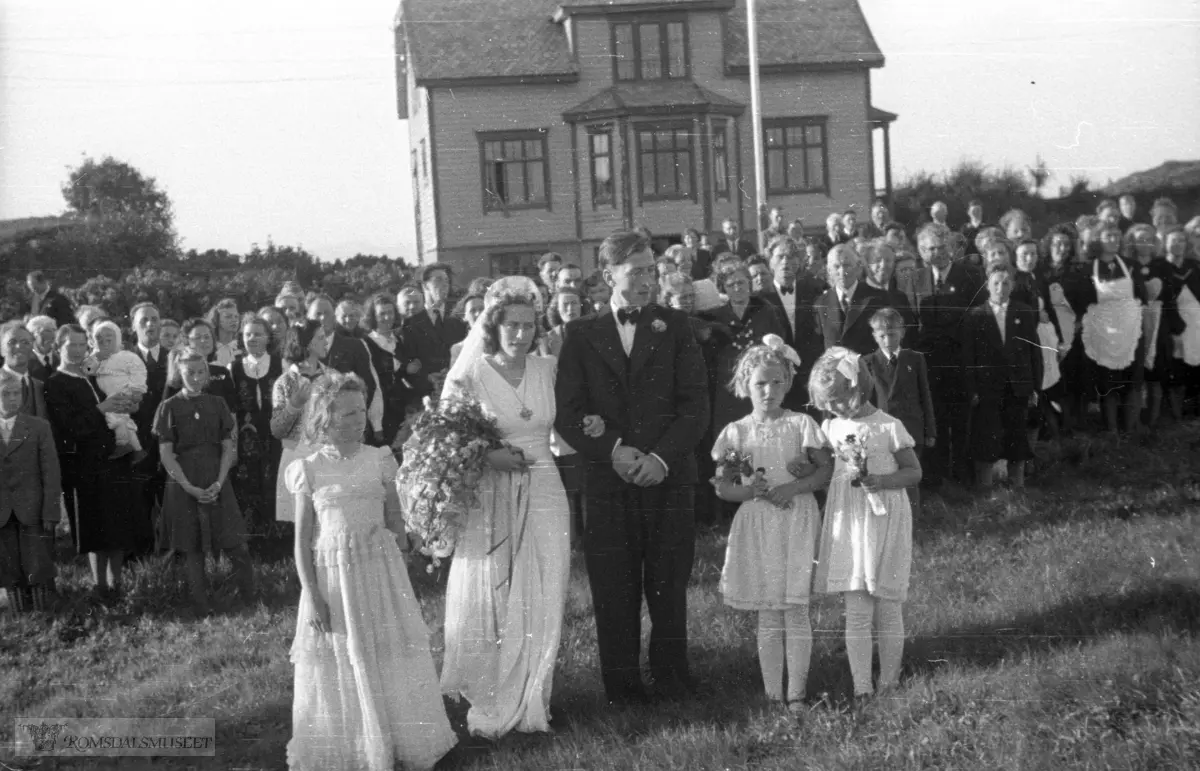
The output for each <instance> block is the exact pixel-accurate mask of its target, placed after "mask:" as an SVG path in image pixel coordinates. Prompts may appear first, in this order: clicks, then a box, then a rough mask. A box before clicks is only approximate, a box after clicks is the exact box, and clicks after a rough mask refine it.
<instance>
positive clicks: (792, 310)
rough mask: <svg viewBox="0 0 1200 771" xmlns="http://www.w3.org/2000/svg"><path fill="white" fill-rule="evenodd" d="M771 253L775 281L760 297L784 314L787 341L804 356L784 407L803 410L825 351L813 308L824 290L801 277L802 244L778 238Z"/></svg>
mask: <svg viewBox="0 0 1200 771" xmlns="http://www.w3.org/2000/svg"><path fill="white" fill-rule="evenodd" d="M767 254H768V255H770V258H771V259H770V265H771V276H772V281H771V284H770V285H769V286H768V287H767V288H766V290H765V291H764V292H763V293H762V294H761V295H759V296H760V297H761V298H762V299H763V300H764V301H766V302H769V303H770V304H772V305H774V306H775V307H776V308H779V309H780V311H782V312H783V315H784V318H785V319H786V320H787V323H786V324H785V325H784V326H785V328H786V330H787V334H785V335H784V341H785V342H786V343H787V344H788V345H790V346H791V347H792V348H794V349H795V350H796V353H798V354H799V355H800V366H799V367H798V368H797V370H796V375H795V377H794V378H793V379H792V389H791V390H790V391H788V393H787V396H786V397H784V400H783V406H784V407H785V408H786V409H789V410H803V409H805V407H807V406H808V375H809V373H810V372H812V367H813V364H814V363H816V361H817V359H819V358H820V357H821V353H822V352H823V351H824V350H825V341H824V338H823V337H822V335H821V331H820V329H818V328H817V322H816V316H815V314H814V309H813V306H814V304H815V303H816V300H817V297H818V296H820V294H821V292H822V291H824V290H823V287H822V286H821V283H820V282H819V281H817V280H816V279H815V278H813V277H812V276H808V275H803V276H802V275H800V266H801V265H802V264H803V263H804V247H803V246H801V245H800V244H799V242H797V241H795V240H793V239H791V238H788V237H787V236H784V237H782V238H776V239H775V240H774V241H772V242H771V243H770V245H768V246H767Z"/></svg>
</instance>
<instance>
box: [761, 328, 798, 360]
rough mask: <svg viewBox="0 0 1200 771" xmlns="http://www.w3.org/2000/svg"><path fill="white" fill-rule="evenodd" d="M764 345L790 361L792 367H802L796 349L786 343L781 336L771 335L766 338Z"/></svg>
mask: <svg viewBox="0 0 1200 771" xmlns="http://www.w3.org/2000/svg"><path fill="white" fill-rule="evenodd" d="M763 345H765V346H767V347H768V348H770V349H771V350H772V351H774V352H775V353H777V354H779V355H780V356H782V357H783V358H785V359H787V360H788V361H790V362H791V363H792V366H794V367H799V366H800V354H798V353H796V349H795V348H793V347H792V346H790V345H788V344H787V343H785V342H784V341H783V338H782V337H780V336H779V335H776V334H770V335H766V336H764V337H763Z"/></svg>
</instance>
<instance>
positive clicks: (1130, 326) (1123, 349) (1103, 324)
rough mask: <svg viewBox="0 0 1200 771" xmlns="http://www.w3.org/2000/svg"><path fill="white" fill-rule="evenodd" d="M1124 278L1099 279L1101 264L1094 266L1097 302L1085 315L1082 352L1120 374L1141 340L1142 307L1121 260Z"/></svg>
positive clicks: (1095, 263)
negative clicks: (1134, 293)
mask: <svg viewBox="0 0 1200 771" xmlns="http://www.w3.org/2000/svg"><path fill="white" fill-rule="evenodd" d="M1116 260H1117V264H1118V265H1120V266H1121V272H1122V273H1124V274H1125V277H1124V278H1118V279H1114V280H1112V281H1101V280H1100V263H1099V261H1096V262H1093V263H1092V283H1093V284H1094V285H1095V286H1096V300H1097V301H1096V302H1095V303H1093V304H1092V305H1091V306H1089V307H1088V309H1087V313H1085V314H1083V335H1082V339H1083V352H1084V353H1085V354H1087V357H1088V358H1089V359H1091V360H1092V361H1094V362H1096V363H1097V364H1099V365H1100V366H1101V367H1104V368H1105V369H1111V370H1116V371H1120V370H1123V369H1125V368H1126V367H1128V366H1129V365H1131V364H1133V359H1134V356H1135V355H1136V353H1137V344H1138V340H1140V339H1141V337H1142V304H1141V303H1140V302H1138V300H1137V298H1136V297H1134V295H1133V278H1132V277H1131V276H1130V275H1129V268H1127V267H1126V266H1125V261H1124V260H1122V259H1121V258H1120V257H1117V258H1116Z"/></svg>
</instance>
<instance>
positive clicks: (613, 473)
mask: <svg viewBox="0 0 1200 771" xmlns="http://www.w3.org/2000/svg"><path fill="white" fill-rule="evenodd" d="M599 258H600V266H601V269H602V271H603V275H604V280H605V282H606V283H608V285H609V286H611V287H612V300H611V305H612V313H605V314H600V315H596V316H588V317H585V318H582V319H578V320H576V321H572V322H571V323H570V324H569V325H568V326H567V334H566V336H565V337H566V342H565V343H564V345H563V349H562V353H561V356H560V361H559V365H558V381H557V383H556V385H555V395H556V398H557V402H558V418H557V420H556V421H555V428H557V429H558V432H559V434H560V435H561V436H562V437H563V439H565V440H566V441H567V443H568V444H570V445H571V446H572V447H574V448H575V449H576V450H578V451H579V452H580V453H581V454H582V455H583V456H584V457H585V458H586V460H587V488H586V489H587V494H586V495H587V512H588V516H587V525H586V530H585V534H584V548H585V552H586V557H587V570H588V578H589V581H590V583H591V586H592V604H593V606H594V608H595V612H596V637H597V642H598V644H599V649H600V668H601V675H602V677H603V681H604V690H605V693H606V694H607V696H608V699H609V701H610V702H613V703H617V704H633V703H642V702H645V701H646V700H647V695H646V690H645V688H644V686H643V685H642V678H641V669H640V666H639V654H640V652H641V609H642V595H643V594H645V597H646V604H647V606H648V607H649V609H650V623H651V625H652V629H651V632H650V673H651V675H652V676H653V678H654V684H655V689H656V691H658V693H660V694H661V695H664V696H669V697H670V696H676V697H677V696H681V695H683V694H684V693H686V692H689V691H691V690H692V688H693V681H692V679H691V676H690V674H689V672H688V662H687V584H688V576H689V575H690V574H691V570H692V558H693V555H694V552H695V519H694V516H693V511H692V484H693V483H695V482H696V460H695V454H694V451H695V448H696V445H697V443H699V441H700V438H701V436H702V435H703V434H704V430H705V428H706V426H707V425H708V420H709V414H708V386H707V382H708V381H707V376H706V373H705V368H704V360H703V358H702V356H701V353H700V348H699V346H698V345H697V344H696V341H695V338H694V337H693V335H692V332H691V327H690V326H689V324H688V319H687V316H686V315H685V314H684V313H683V312H681V311H676V310H671V309H668V308H663V307H661V306H658V305H652V304H650V305H648V303H649V302H650V299H651V297H652V296H653V295H652V293H651V289H652V287H653V285H654V282H655V281H656V273H655V264H654V254H653V253H652V252H651V251H650V243H649V241H648V240H647V239H645V238H644V237H643V236H642V235H640V234H638V233H635V232H628V233H616V234H613V235H611V236H609V237H608V238H606V239H605V240H604V243H602V244H601V245H600V255H599ZM588 414H598V415H600V416H601V417H603V418H604V424H605V433H604V435H603V436H600V437H599V438H594V439H593V438H591V437H588V436H587V435H585V434H584V433H583V430H582V428H583V426H582V422H583V417H584V416H585V415H588Z"/></svg>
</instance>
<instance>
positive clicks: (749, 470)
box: [711, 447, 754, 485]
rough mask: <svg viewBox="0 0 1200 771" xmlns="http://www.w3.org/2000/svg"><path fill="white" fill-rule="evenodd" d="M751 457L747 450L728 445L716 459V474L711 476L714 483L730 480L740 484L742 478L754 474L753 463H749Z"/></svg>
mask: <svg viewBox="0 0 1200 771" xmlns="http://www.w3.org/2000/svg"><path fill="white" fill-rule="evenodd" d="M752 460H753V459H752V458H751V457H750V453H748V452H738V451H737V450H735V449H734V448H732V447H730V448H729V449H728V450H726V451H725V454H724V455H722V456H721V459H720V460H719V461H717V475H716V476H714V477H713V478H712V480H711V481H712V483H713V484H714V485H719V484H721V483H722V482H732V483H733V484H735V485H740V484H742V479H743V478H748V477H752V476H754V465H753V464H752V463H751V461H752Z"/></svg>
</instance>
